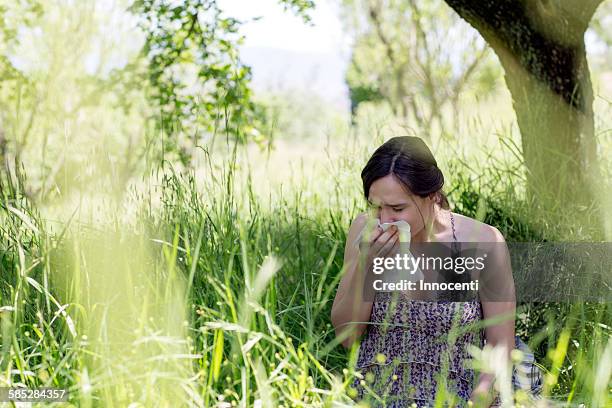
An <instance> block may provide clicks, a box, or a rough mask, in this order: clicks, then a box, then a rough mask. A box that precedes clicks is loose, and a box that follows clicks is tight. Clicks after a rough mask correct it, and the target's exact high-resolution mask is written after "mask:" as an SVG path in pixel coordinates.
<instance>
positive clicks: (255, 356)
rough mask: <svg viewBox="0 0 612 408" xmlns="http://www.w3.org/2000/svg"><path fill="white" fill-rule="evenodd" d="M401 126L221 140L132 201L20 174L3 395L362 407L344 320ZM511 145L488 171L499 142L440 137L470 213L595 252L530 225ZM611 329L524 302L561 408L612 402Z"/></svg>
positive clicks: (576, 236) (11, 180)
mask: <svg viewBox="0 0 612 408" xmlns="http://www.w3.org/2000/svg"><path fill="white" fill-rule="evenodd" d="M362 123H366V124H367V123H369V122H368V121H367V120H365V119H364V120H363V121H362ZM473 126H475V129H479V128H480V129H482V127H479V126H481V124H480V125H479V124H478V122H476V123H475V124H474V125H473ZM501 131H503V129H502V130H501ZM389 132H397V130H396V129H391V130H389V129H386V130H385V129H384V128H383V129H382V130H380V131H378V132H377V131H376V126H372V127H370V126H368V125H363V126H362V127H361V128H360V129H359V130H355V129H348V128H347V129H345V130H342V129H341V130H340V131H338V130H337V129H336V134H334V135H333V137H329V135H322V136H321V137H320V138H319V139H317V138H316V137H313V138H312V139H309V140H306V141H283V140H282V139H281V140H279V141H278V143H277V144H276V147H275V150H271V151H266V150H265V149H264V150H260V149H259V148H258V147H257V146H254V145H251V146H249V147H247V148H244V147H241V146H237V145H235V143H234V142H233V141H232V140H231V139H226V138H225V137H224V136H219V137H218V139H217V140H216V141H215V146H214V147H212V148H203V149H201V151H199V152H198V155H199V158H198V160H199V161H198V166H197V168H196V169H195V170H182V169H180V168H177V166H174V165H173V164H172V163H171V162H163V163H160V164H159V166H151V167H150V169H149V170H148V172H147V173H146V176H144V177H142V178H140V179H138V180H133V182H132V183H130V184H129V187H128V188H127V189H125V191H123V190H120V191H118V192H114V191H113V190H112V188H110V187H109V186H111V187H112V184H113V181H116V180H113V178H112V172H110V173H100V179H105V180H106V181H105V182H106V183H107V184H106V187H109V188H108V189H104V187H100V188H98V189H89V190H87V191H86V192H82V191H81V192H80V191H79V190H76V192H73V195H72V196H71V197H70V198H68V199H64V200H61V201H60V200H56V201H51V202H45V203H38V202H36V200H35V198H33V197H29V196H28V194H27V187H26V186H27V184H28V175H27V171H26V169H25V168H23V167H20V166H17V167H14V166H13V167H12V168H10V169H6V170H5V171H3V173H2V179H1V183H2V184H1V191H2V205H1V206H0V219H1V226H2V228H1V230H0V231H1V232H0V234H1V241H0V242H1V247H0V250H1V251H2V252H1V258H0V268H1V269H0V307H1V309H0V311H1V336H2V337H1V338H2V341H1V343H2V346H1V347H2V349H1V354H0V365H1V367H0V368H1V371H0V385H2V386H21V387H29V388H35V387H42V386H52V387H59V388H67V389H68V390H69V402H67V403H58V405H59V406H61V405H62V404H64V405H65V406H83V407H97V406H104V407H106V406H119V407H124V406H130V407H137V406H143V407H145V406H146V407H149V406H160V407H161V406H167V407H176V406H228V407H229V406H245V407H246V406H264V407H268V406H269V407H281V406H285V407H289V406H296V407H300V406H301V407H310V406H313V407H314V406H327V407H332V406H350V405H352V404H353V401H352V399H351V396H352V395H354V394H353V393H352V390H351V389H350V384H351V383H352V382H353V380H354V378H355V377H354V376H355V375H356V374H355V372H354V369H353V367H354V364H355V360H356V357H357V355H356V352H357V348H356V347H353V348H352V349H351V350H348V351H347V350H345V349H343V348H342V347H341V346H340V345H338V342H337V340H336V339H335V334H334V330H333V327H332V326H331V323H330V317H329V316H330V309H331V304H332V301H333V299H334V296H335V291H336V289H337V285H338V282H339V280H340V278H341V274H342V267H343V265H342V259H343V251H344V244H345V239H346V234H347V231H348V226H349V225H350V222H351V221H352V219H353V218H354V217H355V216H356V214H358V213H359V212H361V211H363V209H364V200H363V198H362V190H361V188H362V187H361V184H360V183H361V181H360V178H359V173H360V171H361V168H362V167H363V165H364V163H365V160H366V159H367V157H368V156H369V154H371V152H372V151H373V149H374V148H375V147H376V146H378V145H379V144H380V143H382V142H383V141H384V140H385V138H386V137H388V136H389ZM482 133H483V134H490V133H491V132H490V131H488V130H483V131H482ZM505 134H506V135H507V136H506V137H500V138H498V139H497V140H496V139H495V138H493V139H492V140H490V142H489V143H492V144H494V145H495V144H497V148H498V149H500V151H502V152H505V153H500V154H497V155H493V156H491V155H489V156H491V157H489V159H488V160H487V159H486V156H487V152H490V151H494V150H492V149H491V148H490V147H489V146H485V147H483V146H484V145H483V144H482V143H481V142H482V141H480V142H479V141H475V142H473V143H469V144H465V145H462V152H457V150H456V148H455V146H456V145H453V144H452V143H445V142H440V143H439V146H440V147H439V148H438V149H436V151H435V154H436V156H437V157H438V160H439V161H440V165H441V167H442V168H443V170H444V171H445V174H446V175H447V185H446V187H445V191H446V192H447V193H448V195H449V199H450V202H451V206H452V208H453V210H454V211H456V212H459V213H462V214H465V215H468V216H471V217H475V218H478V219H480V220H484V221H485V222H487V223H489V224H491V225H495V226H496V227H497V228H498V229H499V230H500V231H501V232H502V233H503V234H504V236H505V237H506V240H507V241H543V240H572V241H580V240H585V241H588V240H589V231H588V230H586V231H568V230H566V229H565V228H564V226H563V225H549V224H548V223H546V220H534V219H532V218H531V217H530V216H529V215H530V214H529V209H528V206H527V205H526V204H525V203H524V201H523V200H522V199H521V193H520V186H521V185H522V181H521V176H520V171H519V170H517V168H516V165H517V164H516V162H513V159H512V154H508V150H507V149H508V148H507V146H508V145H509V144H510V145H511V143H512V140H513V138H514V139H516V138H515V136H516V135H514V136H513V134H512V130H511V129H510V130H507V133H505ZM461 137H465V136H464V135H462V136H461ZM464 140H468V139H467V137H465V139H464ZM504 146H506V150H503V149H504ZM465 152H467V153H469V154H473V155H479V154H480V155H484V156H485V159H483V160H474V157H475V156H472V157H470V156H469V155H466V153H465ZM476 164H478V166H476ZM95 165H96V164H95V162H94V163H93V166H94V171H95V169H96V167H95ZM108 174H111V176H110V177H109V176H108ZM102 186H104V184H102ZM568 216H571V215H568ZM611 322H612V319H611V310H610V305H609V304H585V303H575V304H548V305H520V306H519V310H518V318H517V334H519V335H521V337H522V338H523V339H524V340H525V341H526V342H528V343H529V345H530V346H531V347H532V349H533V350H535V352H536V357H537V360H538V363H539V364H540V365H541V367H542V369H543V371H544V372H545V380H546V385H545V394H546V397H547V398H548V399H550V400H551V401H556V402H558V403H559V404H560V405H561V406H574V405H577V404H580V403H584V404H586V406H589V407H591V406H592V407H604V406H609V403H610V391H611V388H610V386H611V384H610V375H611V372H612V342H611V341H610V333H611V327H610V324H611ZM369 380H370V379H368V378H365V379H363V381H365V382H367V381H369ZM443 391H444V390H441V392H442V393H443ZM442 395H445V394H444V393H443V394H442ZM520 397H521V396H520V395H519V396H517V398H519V401H520ZM374 398H375V399H376V397H374ZM443 402H444V398H441V399H440V404H443ZM441 406H442V405H441Z"/></svg>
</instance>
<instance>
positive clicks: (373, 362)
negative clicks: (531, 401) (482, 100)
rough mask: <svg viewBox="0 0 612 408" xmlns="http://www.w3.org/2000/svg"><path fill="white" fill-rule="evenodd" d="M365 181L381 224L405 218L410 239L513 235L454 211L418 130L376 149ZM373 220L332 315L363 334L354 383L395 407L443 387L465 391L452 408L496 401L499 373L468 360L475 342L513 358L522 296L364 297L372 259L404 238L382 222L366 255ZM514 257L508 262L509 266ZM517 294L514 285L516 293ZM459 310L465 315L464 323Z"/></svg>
mask: <svg viewBox="0 0 612 408" xmlns="http://www.w3.org/2000/svg"><path fill="white" fill-rule="evenodd" d="M361 178H362V180H363V191H364V196H365V198H366V200H367V201H368V202H369V204H370V206H371V208H372V209H373V211H375V215H376V217H377V218H378V219H379V220H380V223H387V222H395V221H400V220H404V221H406V222H407V223H408V224H409V225H410V230H411V234H410V235H411V242H414V243H421V242H453V241H455V242H456V241H460V242H478V243H481V242H492V243H494V242H498V243H504V242H505V241H504V238H503V236H502V234H501V233H500V232H499V231H498V230H497V229H496V228H495V227H493V226H490V225H487V224H484V223H482V222H479V221H477V220H475V219H472V218H469V217H465V216H462V215H459V214H455V213H453V212H451V211H450V209H449V204H448V201H447V199H446V196H445V195H444V193H443V191H442V187H443V184H444V176H443V174H442V172H441V171H440V169H439V168H438V166H437V162H436V160H435V158H434V157H433V155H432V153H431V151H430V150H429V148H428V147H427V145H426V144H425V143H424V142H423V141H422V140H421V139H420V138H418V137H409V136H404V137H394V138H392V139H390V140H388V141H387V142H386V143H384V144H383V145H382V146H380V147H379V148H378V149H377V150H376V151H375V152H374V154H373V155H372V157H371V158H370V160H369V161H368V163H367V164H366V166H365V168H364V169H363V171H362V173H361ZM368 219H369V218H368V214H367V213H363V214H360V215H359V216H357V217H356V218H355V220H354V221H353V222H352V224H351V226H350V229H349V232H348V237H347V243H346V247H345V253H344V263H345V274H344V276H343V277H342V280H341V281H340V284H339V287H338V292H337V294H336V297H335V299H334V303H333V306H332V312H331V320H332V323H333V325H334V327H335V330H336V335H337V336H338V337H339V338H341V339H343V340H342V345H343V346H344V347H347V348H349V347H351V345H352V344H353V343H354V342H355V341H358V340H361V342H360V344H359V354H358V359H357V368H358V369H359V370H360V371H361V373H362V374H363V379H360V378H357V379H356V381H355V383H354V386H355V388H356V389H357V391H358V397H359V398H365V396H366V395H367V394H368V393H370V392H373V393H376V394H377V395H378V397H379V398H380V399H370V400H369V402H371V403H374V404H375V405H376V402H377V401H378V402H379V403H380V402H381V400H382V401H383V402H382V404H381V405H383V406H386V407H409V406H414V405H413V404H416V405H417V406H419V407H421V406H433V405H434V400H435V399H436V396H438V394H439V390H440V389H441V387H440V386H442V385H443V386H444V388H445V389H446V390H447V396H448V395H450V394H454V395H455V396H456V397H455V401H456V403H453V405H465V403H467V402H468V401H470V400H471V401H475V400H478V401H482V400H486V401H488V402H486V405H487V406H488V405H489V403H491V402H493V401H494V399H495V398H497V399H496V401H497V403H498V402H499V398H498V397H496V396H495V395H494V389H493V386H492V385H493V381H494V378H493V376H492V375H490V374H482V375H480V376H479V377H478V378H475V373H474V371H473V370H472V369H471V368H470V367H469V366H468V364H467V363H468V361H467V360H469V359H470V358H471V354H470V352H469V345H470V344H473V345H476V346H478V347H482V346H483V345H484V342H485V341H486V343H487V344H489V345H492V346H503V347H505V351H506V352H505V354H504V356H505V358H506V359H508V361H509V358H510V351H511V350H512V349H513V347H514V314H515V307H516V304H515V301H513V300H512V301H495V302H489V301H484V300H482V301H481V300H479V299H480V298H478V299H475V300H470V301H465V302H451V301H422V300H414V299H408V300H405V301H402V302H393V303H392V302H389V297H388V296H386V295H389V293H383V292H376V293H375V297H374V298H373V299H368V298H365V297H364V293H363V291H362V289H363V285H364V274H365V273H366V272H365V271H366V268H367V265H369V266H371V265H372V260H373V258H375V257H384V256H386V255H388V254H390V253H391V252H392V251H393V250H394V249H396V248H397V245H398V236H399V234H398V231H397V228H396V227H395V226H392V227H391V228H389V229H388V230H387V231H385V232H383V231H382V229H381V228H380V227H379V226H375V228H374V231H372V233H371V235H370V236H369V247H368V249H367V254H362V253H361V251H366V250H364V249H361V250H360V246H359V244H358V242H356V240H357V239H358V237H359V236H360V233H362V231H363V230H364V228H366V226H368V225H370V224H368V223H367V221H368ZM366 236H367V235H366ZM362 248H363V247H362ZM361 255H364V256H365V259H366V262H365V264H364V263H363V262H360V261H359V259H360V256H361ZM506 261H507V260H502V262H504V265H509V263H508V264H506V263H505V262H506ZM364 265H366V266H364ZM508 274H510V275H511V272H508ZM510 280H511V279H510ZM513 295H514V286H513V285H512V299H514V296H513ZM483 299H484V298H483ZM457 314H458V315H459V317H460V318H459V319H458V320H455V319H456V317H457ZM498 315H504V316H505V317H507V318H505V319H500V320H503V321H502V322H498V323H496V324H494V325H487V326H485V328H484V329H479V330H464V333H462V334H459V335H458V337H456V338H454V341H452V342H451V341H444V340H445V339H446V338H447V337H449V336H448V335H449V333H450V331H451V329H452V328H456V324H457V322H459V324H460V325H462V326H468V325H474V324H477V323H478V322H479V320H482V319H491V318H494V317H496V316H498ZM498 317H500V316H498ZM383 322H387V323H388V324H387V325H385V324H382V323H383ZM453 325H454V326H453ZM362 335H364V336H363V338H361V336H362ZM360 338H361V339H360ZM441 375H443V376H444V377H443V378H442V377H441ZM441 382H442V383H443V384H441Z"/></svg>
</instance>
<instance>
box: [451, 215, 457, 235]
mask: <svg viewBox="0 0 612 408" xmlns="http://www.w3.org/2000/svg"><path fill="white" fill-rule="evenodd" d="M450 219H451V227H452V228H453V239H454V240H455V242H457V236H456V235H455V218H454V217H453V213H452V212H451V213H450Z"/></svg>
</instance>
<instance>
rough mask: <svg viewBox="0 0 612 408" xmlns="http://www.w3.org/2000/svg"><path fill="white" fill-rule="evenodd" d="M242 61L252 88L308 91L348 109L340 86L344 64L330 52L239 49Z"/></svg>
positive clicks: (343, 87) (342, 60)
mask: <svg viewBox="0 0 612 408" xmlns="http://www.w3.org/2000/svg"><path fill="white" fill-rule="evenodd" d="M240 55H241V59H242V61H243V62H244V63H245V64H247V65H249V66H251V67H252V69H253V88H254V89H255V90H257V89H263V90H270V91H274V90H283V89H285V90H286V89H296V88H297V89H301V90H307V91H312V92H314V93H316V94H317V95H319V96H321V97H322V98H324V99H325V100H327V101H329V102H330V103H331V104H332V105H334V106H335V107H337V108H338V109H341V110H345V111H346V110H348V109H350V102H349V96H348V88H347V87H346V84H345V83H344V73H345V71H346V65H347V62H346V61H345V60H344V59H343V57H342V56H341V55H338V54H332V53H320V52H306V51H292V50H285V49H279V48H268V47H242V48H241V49H240Z"/></svg>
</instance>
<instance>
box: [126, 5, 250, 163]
mask: <svg viewBox="0 0 612 408" xmlns="http://www.w3.org/2000/svg"><path fill="white" fill-rule="evenodd" d="M130 10H131V11H132V12H133V13H135V14H137V15H138V16H139V17H142V20H141V27H142V28H143V29H144V31H145V33H146V43H145V46H144V49H143V53H144V55H145V56H146V58H147V60H148V64H149V75H148V79H149V81H150V84H151V87H152V89H151V95H150V97H151V99H152V100H153V101H155V102H156V103H157V106H158V108H159V120H160V127H161V129H162V130H163V132H164V133H165V134H167V135H170V136H174V135H175V134H177V133H178V132H184V133H186V134H187V135H189V137H193V138H194V139H195V144H196V145H197V144H198V143H199V140H200V139H201V134H202V133H208V134H210V133H212V132H213V129H215V130H221V131H222V132H227V133H228V134H231V135H233V136H236V137H238V138H239V139H240V140H244V138H245V136H246V135H247V134H248V133H249V131H250V130H251V129H252V128H251V125H250V119H251V118H252V117H253V112H254V104H253V102H252V101H251V90H250V88H249V81H250V79H251V69H250V68H249V67H248V66H245V65H244V64H242V63H241V61H240V59H239V55H238V50H237V47H238V45H239V44H240V43H241V42H242V38H241V37H240V36H239V33H238V30H239V27H240V21H239V20H237V19H235V18H232V17H226V16H224V15H223V12H222V10H221V9H220V8H219V7H218V6H217V2H216V1H214V0H190V1H186V2H174V3H172V2H168V1H165V0H138V1H135V2H134V3H133V5H132V6H131V8H130ZM170 141H171V142H172V138H171V139H170ZM183 160H184V161H185V160H187V158H185V157H183Z"/></svg>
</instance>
